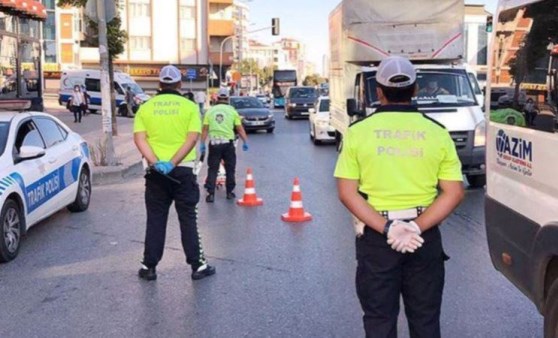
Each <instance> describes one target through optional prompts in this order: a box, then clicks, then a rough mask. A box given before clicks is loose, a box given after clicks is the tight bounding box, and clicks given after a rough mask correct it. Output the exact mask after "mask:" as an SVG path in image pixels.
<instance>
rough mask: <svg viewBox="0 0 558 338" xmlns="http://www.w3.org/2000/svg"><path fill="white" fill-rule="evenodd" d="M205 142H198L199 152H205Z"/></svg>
mask: <svg viewBox="0 0 558 338" xmlns="http://www.w3.org/2000/svg"><path fill="white" fill-rule="evenodd" d="M205 150H206V148H205V143H200V153H205Z"/></svg>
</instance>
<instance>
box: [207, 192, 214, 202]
mask: <svg viewBox="0 0 558 338" xmlns="http://www.w3.org/2000/svg"><path fill="white" fill-rule="evenodd" d="M205 201H206V202H207V203H213V202H215V194H209V195H207V197H206V198H205Z"/></svg>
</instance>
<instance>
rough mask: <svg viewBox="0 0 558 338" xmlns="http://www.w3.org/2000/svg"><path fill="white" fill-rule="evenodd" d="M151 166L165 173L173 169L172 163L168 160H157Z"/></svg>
mask: <svg viewBox="0 0 558 338" xmlns="http://www.w3.org/2000/svg"><path fill="white" fill-rule="evenodd" d="M153 167H154V168H155V170H157V171H158V172H160V173H161V174H164V175H167V174H169V173H170V172H171V171H172V170H173V169H174V164H172V162H169V161H158V162H157V163H155V165H154V166H153Z"/></svg>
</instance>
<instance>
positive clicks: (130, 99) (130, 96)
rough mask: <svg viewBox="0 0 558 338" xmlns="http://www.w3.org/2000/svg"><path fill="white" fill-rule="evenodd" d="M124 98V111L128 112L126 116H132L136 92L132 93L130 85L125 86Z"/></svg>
mask: <svg viewBox="0 0 558 338" xmlns="http://www.w3.org/2000/svg"><path fill="white" fill-rule="evenodd" d="M124 98H125V99H126V110H127V111H126V113H127V114H128V117H134V106H135V104H136V102H135V99H136V94H134V92H133V91H132V88H131V87H130V86H128V87H127V88H126V95H125V96H124Z"/></svg>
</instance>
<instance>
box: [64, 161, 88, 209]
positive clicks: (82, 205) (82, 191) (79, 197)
mask: <svg viewBox="0 0 558 338" xmlns="http://www.w3.org/2000/svg"><path fill="white" fill-rule="evenodd" d="M90 201H91V176H90V174H89V170H88V169H87V168H83V169H82V170H81V173H80V174H79V183H78V190H77V194H76V199H75V200H74V202H73V203H72V204H70V205H68V210H70V211H71V212H82V211H85V210H87V208H89V202H90Z"/></svg>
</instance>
